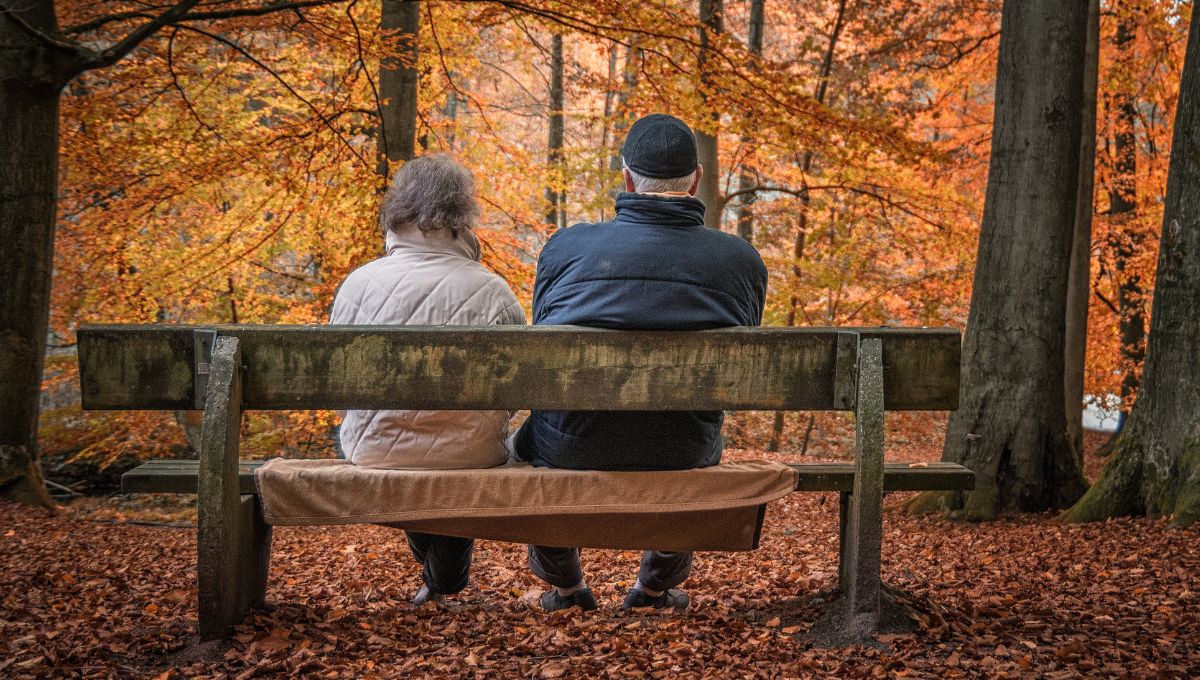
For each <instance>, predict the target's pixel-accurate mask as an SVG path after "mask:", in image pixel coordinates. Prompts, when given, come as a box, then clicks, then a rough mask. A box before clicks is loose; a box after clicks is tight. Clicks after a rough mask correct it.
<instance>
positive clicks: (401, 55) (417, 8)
mask: <svg viewBox="0 0 1200 680" xmlns="http://www.w3.org/2000/svg"><path fill="white" fill-rule="evenodd" d="M382 2H383V5H382V7H381V10H380V15H379V16H380V19H379V29H380V30H381V31H382V32H383V34H384V36H385V37H387V38H388V39H389V43H388V45H389V47H388V49H389V50H393V49H394V50H395V52H394V53H389V55H388V56H387V57H385V58H383V59H382V60H380V64H379V99H380V103H379V152H378V163H377V171H378V172H379V174H380V175H381V176H382V177H383V178H384V182H385V183H386V182H387V179H388V177H389V175H390V173H389V168H390V166H391V165H392V164H395V163H397V162H400V161H407V160H410V159H411V158H412V157H413V155H414V154H415V153H416V146H417V56H418V49H419V48H418V42H417V38H418V36H419V34H420V30H421V3H420V2H418V1H417V0H382Z"/></svg>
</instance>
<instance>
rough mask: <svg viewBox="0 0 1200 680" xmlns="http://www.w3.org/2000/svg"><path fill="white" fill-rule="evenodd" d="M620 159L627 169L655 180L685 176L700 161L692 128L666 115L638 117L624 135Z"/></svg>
mask: <svg viewBox="0 0 1200 680" xmlns="http://www.w3.org/2000/svg"><path fill="white" fill-rule="evenodd" d="M621 157H622V158H624V159H625V165H627V166H629V169H630V170H633V171H634V172H636V173H637V174H639V175H641V176H643V177H653V178H654V179H673V178H675V177H685V176H687V175H690V174H692V172H693V171H694V170H695V169H696V164H697V163H698V162H699V161H698V160H697V155H696V135H694V134H692V129H691V128H689V127H688V126H687V123H685V122H683V121H682V120H679V119H678V118H676V117H675V116H668V115H667V114H665V113H652V114H650V115H649V116H646V117H645V118H639V119H638V120H637V122H635V123H634V124H633V125H632V126H631V127H630V128H629V134H628V135H626V136H625V144H624V145H623V146H621Z"/></svg>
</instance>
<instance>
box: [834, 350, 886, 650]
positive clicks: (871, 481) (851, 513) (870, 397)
mask: <svg viewBox="0 0 1200 680" xmlns="http://www.w3.org/2000/svg"><path fill="white" fill-rule="evenodd" d="M858 359H859V364H858V366H859V369H858V395H857V396H858V400H857V405H856V408H855V421H856V422H855V439H856V441H855V469H854V491H853V492H852V493H850V494H842V502H841V504H840V506H841V507H840V514H841V529H840V531H841V533H842V542H841V547H840V549H839V550H840V558H841V560H840V562H841V564H840V565H839V567H838V575H839V577H840V581H841V584H840V585H841V590H842V595H843V597H844V601H843V603H842V607H843V608H842V622H841V626H842V628H843V632H844V633H845V634H847V635H848V636H869V635H871V634H872V633H873V632H874V631H875V629H876V627H877V626H878V624H879V604H880V593H881V591H882V582H881V577H880V551H881V549H882V538H883V347H882V342H881V341H880V340H878V339H870V340H863V341H862V343H861V345H860V346H859V356H858ZM847 496H848V497H847Z"/></svg>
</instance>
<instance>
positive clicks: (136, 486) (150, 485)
mask: <svg viewBox="0 0 1200 680" xmlns="http://www.w3.org/2000/svg"><path fill="white" fill-rule="evenodd" d="M262 464H263V461H242V462H240V463H239V464H238V482H239V485H240V486H241V493H242V494H248V495H252V494H257V493H258V490H257V489H256V488H255V486H254V470H255V469H256V468H258V467H259V466H260V465H262ZM791 467H792V468H793V469H794V470H796V471H797V472H798V474H797V476H796V491H838V492H849V491H851V490H852V489H853V488H854V464H853V463H793V464H791ZM199 477H200V461H198V460H151V461H147V462H145V463H142V464H141V465H139V466H137V467H135V468H133V469H132V470H130V471H128V472H126V473H125V474H124V475H122V476H121V491H122V492H124V493H196V484H197V480H198V479H199ZM974 487H975V475H974V473H972V472H971V471H970V470H968V469H967V468H965V467H963V466H961V465H958V464H955V463H916V464H909V463H885V464H884V466H883V490H884V491H885V492H886V491H943V490H947V491H967V490H970V489H973V488H974Z"/></svg>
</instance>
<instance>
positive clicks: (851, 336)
mask: <svg viewBox="0 0 1200 680" xmlns="http://www.w3.org/2000/svg"><path fill="white" fill-rule="evenodd" d="M859 339H860V336H859V334H858V333H857V332H855V331H838V334H837V356H836V358H835V359H834V364H833V407H834V408H835V409H844V410H847V411H850V410H853V409H854V405H855V403H856V402H857V401H858V399H857V394H858V342H859Z"/></svg>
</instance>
